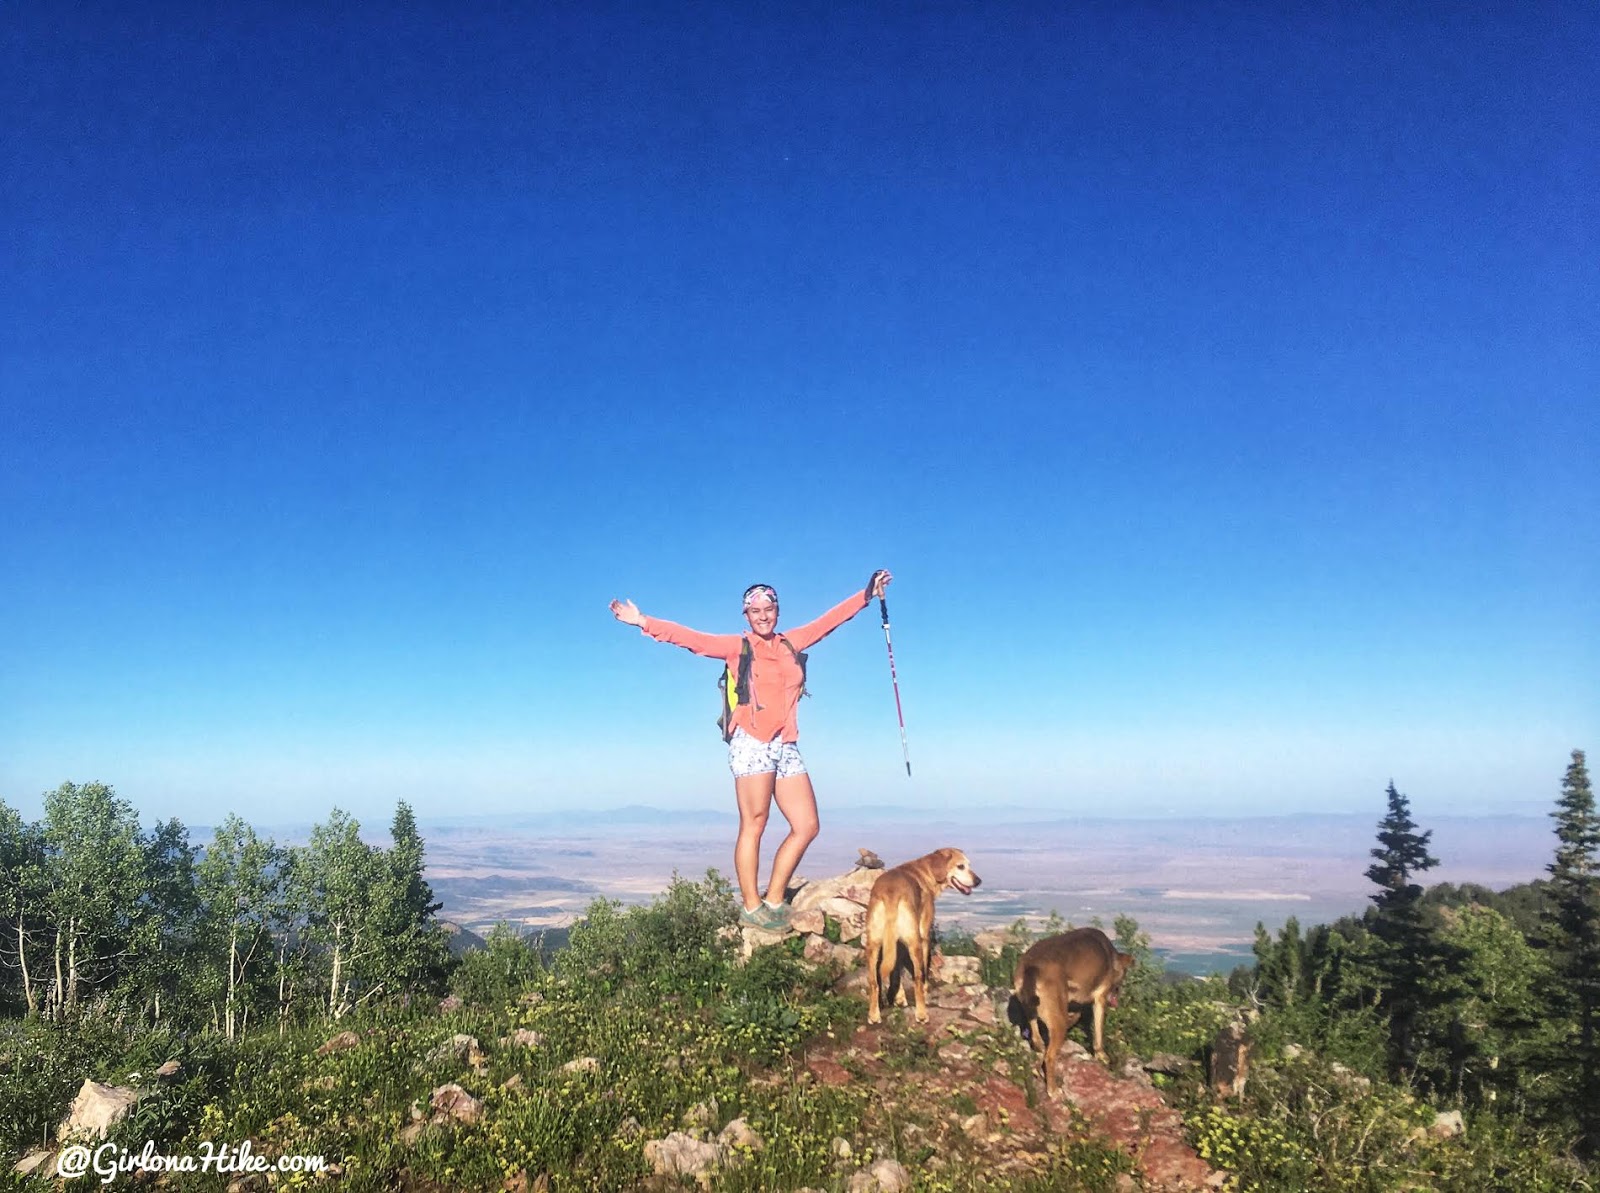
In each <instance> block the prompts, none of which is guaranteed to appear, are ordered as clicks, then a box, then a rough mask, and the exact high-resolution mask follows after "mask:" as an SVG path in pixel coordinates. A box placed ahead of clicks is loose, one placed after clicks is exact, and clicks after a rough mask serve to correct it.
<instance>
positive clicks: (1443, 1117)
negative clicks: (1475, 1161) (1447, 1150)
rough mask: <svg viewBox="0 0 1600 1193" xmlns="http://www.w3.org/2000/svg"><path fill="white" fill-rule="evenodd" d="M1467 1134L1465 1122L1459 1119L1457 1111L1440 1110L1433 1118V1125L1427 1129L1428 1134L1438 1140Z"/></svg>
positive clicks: (1459, 1113) (1459, 1115)
mask: <svg viewBox="0 0 1600 1193" xmlns="http://www.w3.org/2000/svg"><path fill="white" fill-rule="evenodd" d="M1466 1132H1467V1124H1466V1121H1465V1120H1464V1119H1463V1118H1462V1117H1461V1111H1459V1110H1441V1111H1439V1113H1438V1114H1436V1115H1434V1116H1433V1125H1432V1126H1430V1127H1429V1128H1428V1134H1430V1135H1433V1136H1436V1137H1438V1138H1440V1139H1450V1138H1452V1137H1453V1136H1456V1135H1465V1134H1466Z"/></svg>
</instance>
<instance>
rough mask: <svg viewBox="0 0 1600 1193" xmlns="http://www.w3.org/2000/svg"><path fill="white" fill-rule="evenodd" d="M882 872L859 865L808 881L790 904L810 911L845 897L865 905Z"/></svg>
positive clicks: (796, 909)
mask: <svg viewBox="0 0 1600 1193" xmlns="http://www.w3.org/2000/svg"><path fill="white" fill-rule="evenodd" d="M882 873H883V871H882V870H868V869H864V868H862V867H857V868H856V869H854V870H852V871H850V873H848V874H840V875H838V876H836V877H834V878H822V879H818V880H817V881H816V882H807V883H806V884H805V885H804V886H802V887H800V889H799V890H798V891H796V892H795V896H794V898H793V899H792V900H791V901H790V906H791V908H792V909H793V910H794V911H809V910H811V909H812V908H813V907H820V906H821V905H822V904H823V903H824V902H825V901H826V900H828V899H838V898H843V899H848V900H849V901H850V902H852V903H855V904H857V905H858V906H861V907H865V906H866V904H867V900H868V899H870V898H871V897H872V884H873V883H875V882H877V881H878V875H880V874H882Z"/></svg>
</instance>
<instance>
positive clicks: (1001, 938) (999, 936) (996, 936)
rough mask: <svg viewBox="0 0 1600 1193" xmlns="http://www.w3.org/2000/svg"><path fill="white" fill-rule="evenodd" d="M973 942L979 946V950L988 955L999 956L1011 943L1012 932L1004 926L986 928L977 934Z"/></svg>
mask: <svg viewBox="0 0 1600 1193" xmlns="http://www.w3.org/2000/svg"><path fill="white" fill-rule="evenodd" d="M972 943H973V944H975V945H977V946H978V951H979V952H980V953H982V954H983V955H984V956H986V957H998V956H999V955H1000V954H1001V952H1002V951H1003V950H1004V949H1005V947H1006V945H1008V944H1010V943H1011V933H1010V932H1008V931H1006V930H1005V929H1004V928H985V929H984V930H983V931H982V932H979V933H977V934H975V935H974V936H973V938H972Z"/></svg>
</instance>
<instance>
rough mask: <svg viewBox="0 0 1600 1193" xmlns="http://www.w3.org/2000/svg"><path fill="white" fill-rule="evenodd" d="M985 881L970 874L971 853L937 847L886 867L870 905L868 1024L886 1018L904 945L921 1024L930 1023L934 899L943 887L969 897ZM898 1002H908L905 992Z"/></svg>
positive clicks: (874, 889) (877, 883)
mask: <svg viewBox="0 0 1600 1193" xmlns="http://www.w3.org/2000/svg"><path fill="white" fill-rule="evenodd" d="M982 881H983V880H982V879H981V878H979V877H978V876H977V875H976V874H974V873H973V872H972V866H971V864H970V863H969V862H968V861H967V855H966V854H964V853H962V852H961V850H959V849H935V850H934V851H933V852H932V853H930V854H928V855H927V856H926V857H919V858H917V859H916V860H915V861H910V862H906V863H905V864H904V865H900V866H896V867H895V868H894V869H892V870H885V871H884V872H883V876H882V877H881V878H879V879H878V881H877V882H875V883H873V885H872V898H871V900H870V901H869V902H868V903H867V933H866V935H867V981H868V982H869V983H870V984H871V987H872V996H871V999H870V1001H869V1003H868V1009H867V1022H868V1023H879V1022H881V1021H882V1019H883V1015H882V1013H881V1011H880V1010H879V998H880V994H881V992H882V991H887V990H888V988H889V983H890V980H891V979H892V978H893V977H894V971H895V969H896V967H897V966H898V965H899V963H900V946H901V945H904V946H905V950H906V956H907V958H908V959H909V961H910V963H911V981H912V988H913V989H914V991H915V993H916V1008H917V1010H916V1014H917V1022H918V1023H926V1022H927V1021H928V1000H927V994H926V990H925V986H926V978H927V967H928V961H929V954H930V952H931V950H932V946H933V901H934V900H935V899H936V898H938V895H939V892H940V891H942V890H944V889H945V887H949V888H950V889H951V890H953V891H960V892H961V893H962V894H963V895H970V894H972V889H973V888H974V887H976V886H977V885H978V884H979V883H981V882H982ZM899 1002H900V1003H901V1004H902V1005H903V1004H904V1003H905V991H903V990H902V991H901V992H900V998H899Z"/></svg>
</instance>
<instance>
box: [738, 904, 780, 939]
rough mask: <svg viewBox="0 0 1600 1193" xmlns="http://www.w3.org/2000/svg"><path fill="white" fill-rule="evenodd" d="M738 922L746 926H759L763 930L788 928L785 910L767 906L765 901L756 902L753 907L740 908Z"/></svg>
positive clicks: (778, 930) (772, 930) (775, 930)
mask: <svg viewBox="0 0 1600 1193" xmlns="http://www.w3.org/2000/svg"><path fill="white" fill-rule="evenodd" d="M739 922H740V923H741V924H743V925H744V926H745V927H747V928H759V929H760V930H761V931H763V932H785V931H787V930H788V928H789V916H788V914H787V912H786V911H784V910H783V909H781V908H775V907H768V906H767V905H766V904H765V903H758V904H756V906H755V907H754V908H748V907H742V908H740V909H739Z"/></svg>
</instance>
